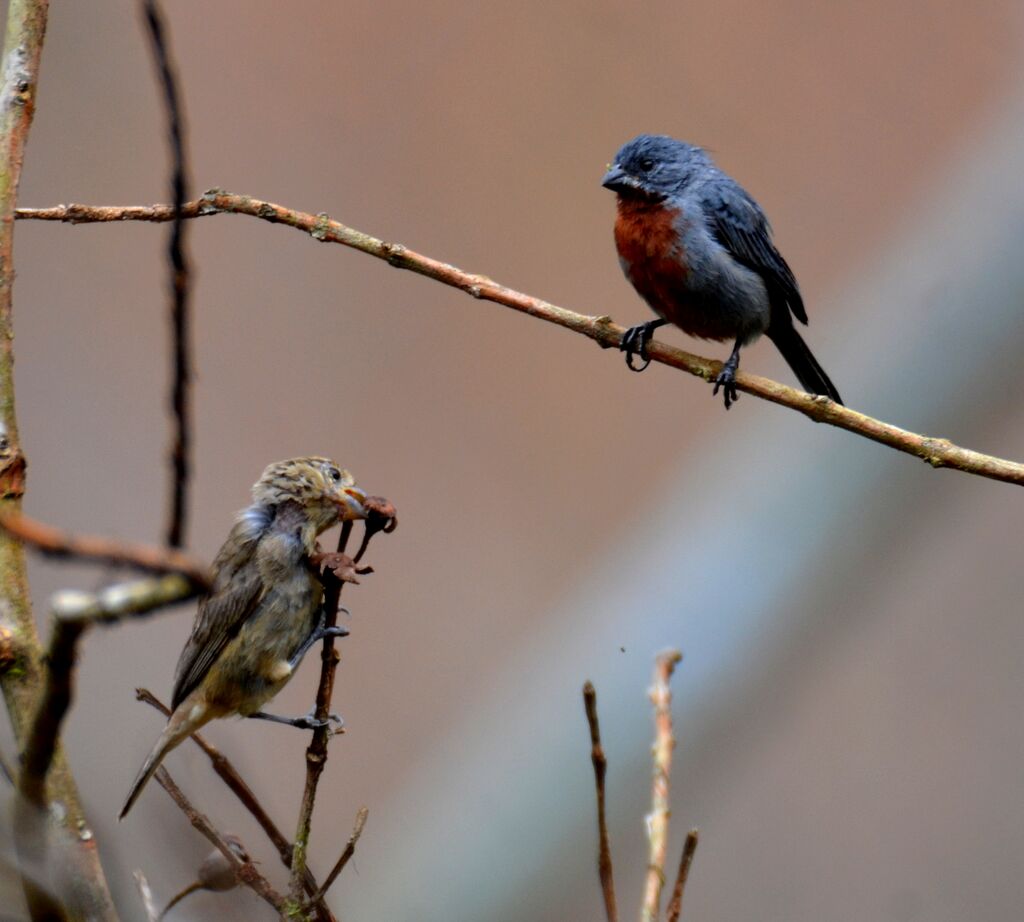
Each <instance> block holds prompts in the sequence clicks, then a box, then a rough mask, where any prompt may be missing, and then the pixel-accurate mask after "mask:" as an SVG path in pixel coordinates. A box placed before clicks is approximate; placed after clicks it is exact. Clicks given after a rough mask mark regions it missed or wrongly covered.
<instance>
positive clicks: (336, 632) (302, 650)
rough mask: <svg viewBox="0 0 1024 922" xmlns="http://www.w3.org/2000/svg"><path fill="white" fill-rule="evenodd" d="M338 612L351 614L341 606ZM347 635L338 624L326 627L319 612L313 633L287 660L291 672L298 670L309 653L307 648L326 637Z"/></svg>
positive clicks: (344, 629) (344, 628)
mask: <svg viewBox="0 0 1024 922" xmlns="http://www.w3.org/2000/svg"><path fill="white" fill-rule="evenodd" d="M338 611H343V612H345V614H346V615H348V614H351V613H350V612H349V610H348V609H347V608H345V607H344V606H343V605H339V606H338ZM348 635H349V630H348V628H347V627H342V626H341V625H340V624H334V625H331V627H327V626H326V625H325V624H324V615H323V612H321V614H320V623H319V624H318V625H317V626H316V628H315V629H314V631H313V633H312V634H310V635H309V637H307V638H306V639H305V640H304V641H303V643H302V646H301V647H299V649H298V650H296V651H295V653H294V655H293V656H292V658H291V659H290V660H288V665H289V666H291V667H292V670H295V669H298V668H299V663H301V662H302V658H303V657H304V656H305V655H306V654H307V653H308V652H309V648H310V647H312V646H313V644H315V643H316V642H317V641H319V640H323V639H324V638H326V637H348Z"/></svg>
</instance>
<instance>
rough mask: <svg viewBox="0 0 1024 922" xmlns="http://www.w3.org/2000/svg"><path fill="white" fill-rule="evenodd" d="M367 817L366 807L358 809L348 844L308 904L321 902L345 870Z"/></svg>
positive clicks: (368, 813)
mask: <svg viewBox="0 0 1024 922" xmlns="http://www.w3.org/2000/svg"><path fill="white" fill-rule="evenodd" d="M369 815H370V811H369V810H367V809H366V807H360V808H359V812H358V813H356V821H355V823H354V824H353V826H352V835H350V836H349V837H348V844H347V845H346V846H345V850H344V851H343V852H342V853H341V856H340V857H339V858H338V860H337V861H336V862H335V864H334V867H333V868H331V873H330V874H328V875H327V879H326V880H325V881H324V885H323V886H322V887H321V888H320V890H319V891H318V892H317V894H316V896H315V897H314V898H313V899H312V900H310V903H317V902H319V901H320V900H322V899H323V898H324V897H325V896H326V895H327V891H328V890H330V889H331V886H332V884H333V883H334V882H335V881H336V880H337V879H338V875H339V874H340V873H341V872H342V871H344V870H345V865H346V864H348V863H349V861H350V860H351V858H352V856H353V855H354V854H355V853H356V843H357V842H358V841H359V837H360V836H361V835H362V834H363V827H364V826H365V825H366V818H367V817H368V816H369Z"/></svg>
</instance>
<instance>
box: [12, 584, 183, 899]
mask: <svg viewBox="0 0 1024 922" xmlns="http://www.w3.org/2000/svg"><path fill="white" fill-rule="evenodd" d="M194 595H196V590H195V587H194V586H193V585H192V583H191V582H189V580H187V579H185V578H184V577H183V576H180V575H179V574H170V575H166V576H160V577H151V578H148V579H140V580H135V581H133V582H129V583H120V584H118V585H115V586H110V587H108V588H106V589H104V590H103V591H102V592H99V593H86V592H73V591H68V590H65V591H63V592H59V593H57V594H56V595H55V596H54V598H53V603H52V607H53V612H54V615H55V616H56V617H55V618H54V623H53V631H52V635H51V638H50V645H49V648H48V651H47V654H46V670H45V673H44V680H43V687H42V690H41V693H40V695H39V700H38V703H37V705H36V710H35V714H34V717H33V719H32V722H31V724H30V726H29V730H28V733H27V736H26V740H25V745H24V747H23V749H22V756H21V770H20V771H19V773H18V792H19V793H20V794H21V795H22V799H23V801H24V804H25V805H26V806H30V807H31V808H35V810H39V811H43V810H45V808H46V807H47V806H48V803H49V799H48V797H47V791H46V789H47V777H48V775H49V773H50V766H51V765H52V764H53V760H54V756H55V754H56V752H57V746H58V741H59V739H60V729H61V725H62V724H63V722H64V718H65V716H66V715H67V712H68V709H69V708H70V706H71V699H72V694H73V692H74V678H73V676H74V667H75V659H76V656H77V650H78V641H79V639H80V638H81V636H82V634H83V633H84V632H85V630H86V629H87V628H88V627H89V626H90V625H92V624H94V623H102V622H109V621H114V620H119V619H121V618H124V617H129V616H135V615H143V614H148V613H149V612H152V611H155V610H156V609H158V608H162V607H164V606H166V605H171V604H174V603H177V602H180V601H183V600H185V599H188V598H191V597H192V596H194ZM38 815H42V814H41V813H40V814H38ZM38 815H37V813H36V812H34V810H27V809H19V810H18V811H17V815H16V823H17V825H18V830H17V831H18V839H19V845H20V846H24V847H25V848H26V849H28V850H29V851H30V852H32V854H31V855H27V856H26V858H27V859H28V858H30V859H31V861H33V862H35V863H37V864H40V865H44V864H45V857H44V855H43V851H44V850H45V847H46V842H47V837H46V835H45V834H44V833H43V832H42V831H41V830H39V829H38V828H37V827H38V824H39V820H38ZM83 829H84V827H83ZM90 838H91V834H90ZM47 911H50V910H47Z"/></svg>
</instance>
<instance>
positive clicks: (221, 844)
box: [154, 767, 286, 915]
mask: <svg viewBox="0 0 1024 922" xmlns="http://www.w3.org/2000/svg"><path fill="white" fill-rule="evenodd" d="M154 777H155V778H156V780H157V782H158V783H159V784H160V786H161V787H162V788H163V789H164V790H165V791H166V792H167V793H168V794H169V795H170V796H171V800H173V801H174V802H175V803H176V804H177V805H178V808H179V809H180V810H181V812H182V813H184V814H185V816H186V818H187V819H188V821H189V822H190V823H191V824H192V826H193V827H194V828H195V829H196V830H198V831H199V832H200V833H201V834H202V835H204V836H205V837H206V839H207V840H208V841H209V842H210V843H211V844H212V845H213V846H214V847H215V848H217V850H218V851H220V853H221V854H222V855H223V856H224V857H225V858H226V859H227V860H228V863H229V864H230V865H231V867H233V868H234V869H235V873H236V874H237V876H238V879H239V880H240V881H241V882H242V883H243V884H245V885H246V886H247V887H249V889H250V890H252V891H253V893H255V894H256V895H257V896H259V897H261V898H262V899H263V900H265V901H266V902H268V903H269V904H270V905H271V906H273V907H274V909H276V910H277V912H278V914H279V915H284V913H285V910H286V907H285V899H284V897H283V896H282V895H281V894H280V893H278V892H277V890H275V889H274V888H273V887H272V886H271V885H270V882H269V881H268V880H267V879H266V878H265V877H264V876H263V875H262V874H260V872H259V871H257V870H256V866H255V865H254V864H253V863H252V862H251V861H245V862H243V861H239V859H238V855H237V854H236V853H235V851H234V849H232V847H231V843H230V842H228V841H227V839H225V838H224V836H222V835H221V834H220V833H219V832H218V831H217V830H216V829H215V828H214V826H213V824H212V823H211V822H210V821H209V819H207V818H206V816H204V815H203V814H202V813H200V812H199V811H198V810H196V808H195V807H193V806H192V804H191V802H190V801H189V799H188V798H187V797H186V796H185V795H184V794H183V793H182V791H181V788H179V787H178V786H177V785H176V784H175V783H174V781H173V779H172V778H171V776H170V774H168V772H167V769H166V768H163V767H160V768H159V769H157V772H156V775H155V776H154Z"/></svg>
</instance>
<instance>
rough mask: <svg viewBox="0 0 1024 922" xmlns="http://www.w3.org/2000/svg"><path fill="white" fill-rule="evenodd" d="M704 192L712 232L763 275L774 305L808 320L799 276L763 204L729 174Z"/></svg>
mask: <svg viewBox="0 0 1024 922" xmlns="http://www.w3.org/2000/svg"><path fill="white" fill-rule="evenodd" d="M700 194H701V204H702V205H703V206H704V212H705V214H706V215H707V216H708V223H709V225H710V230H711V232H712V233H713V234H714V235H715V238H716V239H717V240H718V242H719V243H720V244H721V245H722V246H723V247H725V248H726V249H727V250H728V251H729V253H730V255H731V256H732V257H733V259H735V260H736V262H738V263H740V265H743V266H746V267H747V268H748V269H750V270H752V271H754V272H756V273H757V274H758V275H759V276H761V278H762V279H763V280H764V283H765V285H766V286H767V288H768V297H769V300H770V301H771V303H772V307H773V309H774V310H778V309H779V307H782V308H783V309H785V308H786V307H788V308H789V310H791V311H792V312H793V316H795V317H796V318H797V320H799V321H800V322H801V323H807V311H806V310H805V309H804V300H803V298H802V297H800V289H799V288H798V287H797V284H796V278H795V277H794V276H793V271H792V270H791V269H790V268H789V266H788V265H787V264H786V260H784V259H783V258H782V254H781V253H779V251H778V250H776V249H775V245H774V244H773V243H772V240H771V227H770V226H769V225H768V219H767V218H765V216H764V212H763V211H761V206H760V205H758V204H757V202H755V201H754V200H753V199H752V198H751V197H750V195H749V194H748V193H747V191H746V190H745V189H744V188H743V187H742V186H740V185H738V184H737V183H735V182H734V181H733V180H731V179H729V178H728V177H727V176H722V177H721V178H720V179H718V180H717V181H715V182H712V183H708V184H707V185H706V186H704V187H702V188H701V190H700Z"/></svg>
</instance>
